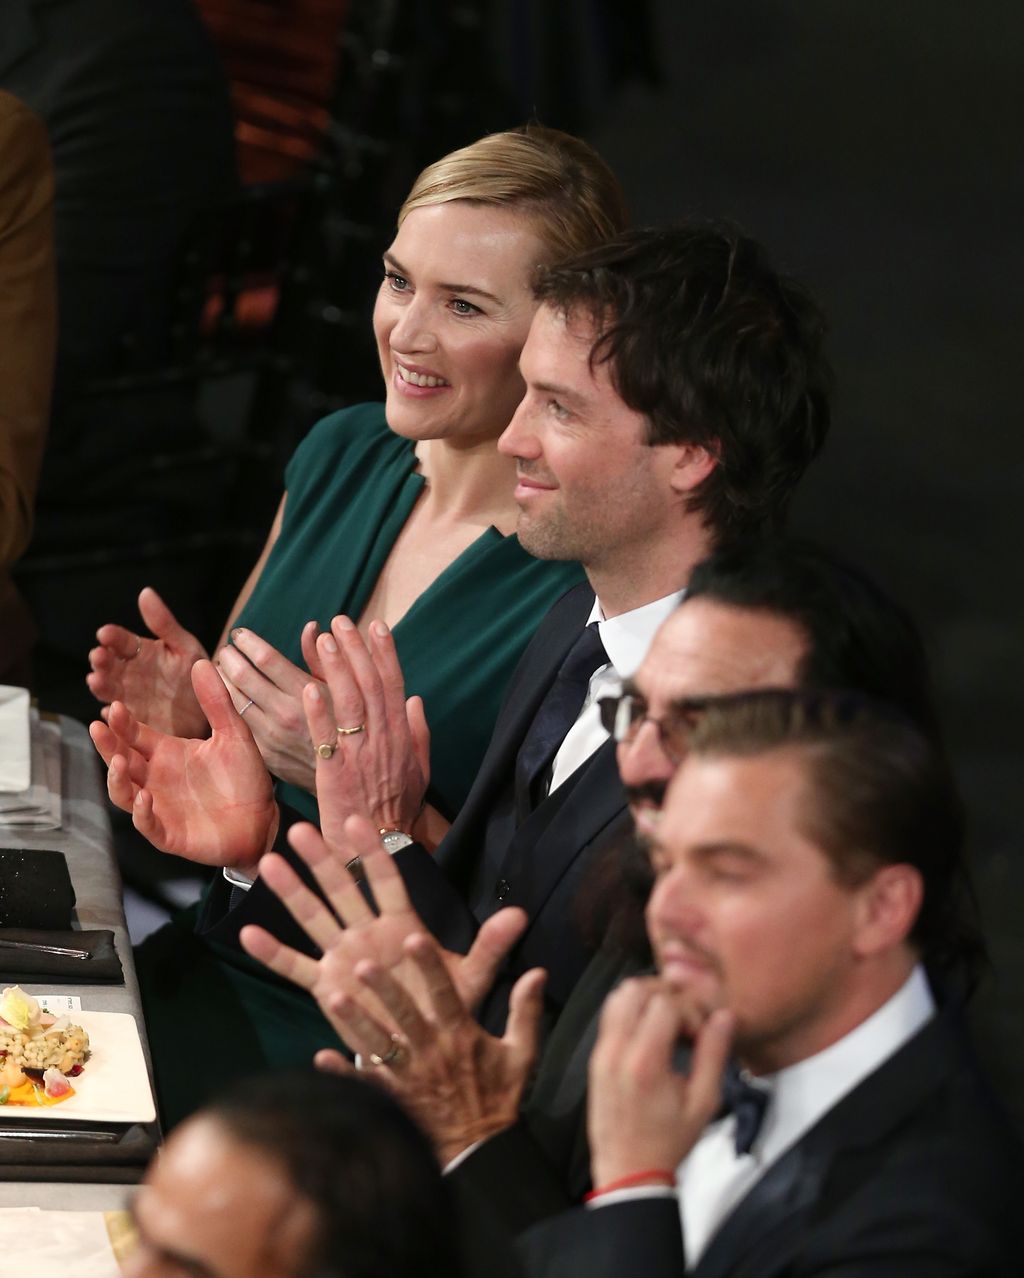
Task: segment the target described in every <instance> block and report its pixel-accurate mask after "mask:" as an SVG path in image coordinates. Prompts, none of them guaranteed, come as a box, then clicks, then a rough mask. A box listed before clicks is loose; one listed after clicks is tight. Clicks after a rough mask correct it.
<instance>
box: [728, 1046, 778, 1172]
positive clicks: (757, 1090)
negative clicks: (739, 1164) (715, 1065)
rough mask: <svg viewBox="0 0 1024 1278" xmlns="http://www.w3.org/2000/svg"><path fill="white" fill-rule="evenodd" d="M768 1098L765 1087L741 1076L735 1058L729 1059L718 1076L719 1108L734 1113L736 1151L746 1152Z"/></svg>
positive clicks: (758, 1128)
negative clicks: (719, 1087) (720, 1091)
mask: <svg viewBox="0 0 1024 1278" xmlns="http://www.w3.org/2000/svg"><path fill="white" fill-rule="evenodd" d="M769 1100H771V1092H770V1091H769V1089H768V1088H767V1087H764V1086H761V1087H758V1086H757V1085H756V1084H754V1083H750V1082H748V1081H747V1080H746V1079H745V1078H744V1077H743V1072H742V1071H741V1070H740V1068H739V1066H738V1065H737V1064H736V1062H735V1061H730V1062H729V1065H728V1066H727V1068H726V1071H725V1075H724V1077H723V1078H722V1109H721V1111H720V1112H719V1116H720V1117H724V1115H725V1114H735V1115H736V1154H737V1156H739V1155H740V1154H749V1153H750V1151H751V1149H752V1148H753V1145H754V1141H755V1140H757V1134H758V1132H759V1131H760V1130H761V1124H762V1123H763V1122H764V1116H765V1111H766V1110H767V1109H768V1102H769Z"/></svg>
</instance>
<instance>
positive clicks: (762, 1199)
mask: <svg viewBox="0 0 1024 1278" xmlns="http://www.w3.org/2000/svg"><path fill="white" fill-rule="evenodd" d="M956 1016H957V1012H956V1009H950V1010H949V1011H947V1012H946V1013H943V1014H940V1015H939V1016H936V1017H935V1018H934V1019H933V1020H932V1021H930V1022H929V1023H928V1024H927V1025H926V1026H925V1027H924V1028H923V1029H922V1030H921V1031H920V1032H919V1033H918V1034H916V1035H915V1036H914V1037H913V1038H912V1039H911V1040H910V1041H909V1042H908V1043H907V1044H906V1045H905V1046H904V1047H902V1048H901V1049H900V1051H898V1052H897V1053H896V1054H895V1056H893V1057H891V1058H890V1059H889V1060H888V1061H886V1062H885V1063H884V1064H883V1065H881V1066H880V1067H879V1068H878V1069H877V1070H876V1071H875V1072H874V1073H873V1074H869V1075H868V1077H867V1078H866V1079H864V1080H863V1081H862V1082H861V1083H860V1084H859V1085H858V1086H857V1087H855V1088H854V1089H853V1091H852V1092H850V1093H849V1095H848V1096H845V1097H844V1098H843V1099H842V1100H841V1101H840V1102H839V1104H838V1105H836V1106H835V1108H834V1109H831V1110H830V1111H829V1112H828V1113H827V1114H825V1115H824V1117H823V1118H821V1119H820V1120H819V1121H818V1122H817V1123H816V1124H815V1125H814V1127H812V1128H811V1129H810V1131H808V1132H807V1133H805V1135H804V1136H803V1137H802V1138H801V1139H800V1140H799V1141H798V1142H797V1144H796V1145H794V1146H793V1147H792V1148H791V1149H790V1150H789V1151H788V1152H787V1153H785V1154H783V1156H782V1157H781V1158H780V1159H779V1160H778V1161H777V1162H776V1163H775V1164H774V1165H773V1166H772V1167H771V1168H770V1169H769V1170H768V1172H767V1173H766V1174H765V1175H764V1176H763V1177H762V1178H761V1180H759V1181H758V1183H757V1184H756V1185H755V1186H754V1188H753V1189H752V1190H751V1191H750V1193H749V1194H747V1196H746V1197H745V1198H744V1199H742V1200H741V1202H740V1203H739V1204H738V1205H737V1207H736V1209H735V1210H734V1211H733V1212H732V1213H731V1214H730V1215H729V1216H727V1217H726V1219H725V1220H724V1221H723V1222H722V1225H721V1227H720V1229H719V1230H718V1232H717V1233H716V1234H715V1235H714V1237H713V1238H712V1239H711V1242H710V1243H709V1245H708V1247H707V1250H706V1251H705V1252H704V1254H703V1256H701V1259H700V1263H699V1264H698V1265H697V1266H696V1268H695V1269H694V1271H693V1275H694V1278H726V1275H728V1278H763V1276H765V1275H771V1274H777V1273H782V1272H785V1269H786V1260H787V1258H788V1257H790V1256H792V1255H793V1254H794V1253H795V1252H796V1250H797V1249H798V1248H799V1247H800V1246H801V1245H802V1243H803V1241H804V1239H803V1234H804V1225H805V1222H806V1219H807V1217H808V1215H809V1214H810V1213H811V1211H812V1210H817V1209H818V1208H819V1205H820V1203H821V1200H822V1199H823V1197H824V1196H825V1194H826V1193H827V1194H828V1195H829V1196H830V1197H832V1198H835V1197H836V1196H843V1197H845V1196H848V1195H850V1194H853V1193H855V1192H857V1187H858V1185H859V1184H861V1183H863V1182H867V1181H869V1180H870V1178H871V1175H872V1171H873V1169H874V1168H875V1167H876V1166H877V1162H876V1159H875V1158H873V1157H862V1153H863V1151H865V1150H866V1149H869V1148H870V1147H871V1146H875V1145H877V1144H878V1143H879V1142H880V1141H883V1140H884V1139H885V1138H886V1137H887V1136H888V1134H889V1133H890V1132H891V1131H892V1129H893V1128H894V1127H896V1126H897V1124H899V1123H901V1122H903V1121H904V1120H905V1119H906V1118H907V1116H908V1115H910V1114H912V1113H913V1112H914V1111H915V1110H917V1109H919V1108H920V1107H922V1106H924V1105H927V1104H928V1103H929V1101H930V1097H931V1094H932V1093H933V1092H934V1091H937V1090H938V1089H939V1088H941V1087H942V1086H944V1084H945V1081H946V1079H947V1077H948V1075H949V1074H950V1072H951V1070H952V1069H953V1068H954V1066H955V1064H956V1062H957V1061H958V1059H959V1058H960V1057H961V1055H962V1050H961V1049H959V1048H958V1045H957V1037H956V1033H955V1029H954V1025H955V1021H956ZM826 1186H827V1189H826Z"/></svg>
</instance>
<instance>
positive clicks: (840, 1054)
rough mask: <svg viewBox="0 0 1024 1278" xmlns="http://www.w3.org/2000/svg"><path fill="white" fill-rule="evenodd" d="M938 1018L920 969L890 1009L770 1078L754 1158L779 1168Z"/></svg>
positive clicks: (885, 1005)
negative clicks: (778, 1162) (783, 1158)
mask: <svg viewBox="0 0 1024 1278" xmlns="http://www.w3.org/2000/svg"><path fill="white" fill-rule="evenodd" d="M934 1014H935V1000H934V999H933V998H932V993H931V990H930V989H929V988H928V979H927V977H926V976H925V974H924V969H923V968H922V967H921V965H920V964H918V965H917V966H916V967H915V968H914V970H913V971H912V972H911V974H910V976H909V977H907V979H906V981H905V982H904V983H903V985H901V986H900V988H899V989H898V990H897V991H896V993H895V994H894V995H893V996H892V998H890V999H889V1000H888V1001H887V1002H886V1003H883V1004H882V1006H881V1007H880V1008H879V1009H878V1011H877V1012H874V1013H872V1015H871V1016H869V1017H868V1018H867V1020H866V1021H862V1022H861V1023H860V1025H858V1026H857V1028H856V1029H853V1030H851V1031H850V1033H849V1034H846V1035H844V1036H843V1037H842V1038H841V1039H839V1041H838V1042H836V1043H833V1044H832V1045H831V1046H830V1047H826V1048H825V1049H824V1051H821V1052H818V1053H816V1054H815V1055H814V1056H809V1057H808V1058H807V1059H806V1060H803V1061H798V1062H797V1063H796V1064H795V1065H790V1066H788V1067H787V1068H786V1069H782V1070H779V1072H778V1073H777V1074H774V1075H767V1076H766V1077H765V1080H764V1081H765V1082H769V1083H770V1084H771V1093H772V1100H771V1104H770V1105H769V1107H768V1112H767V1114H766V1115H765V1121H764V1126H763V1127H762V1128H761V1131H760V1133H759V1135H758V1140H757V1143H756V1145H755V1147H754V1153H755V1154H756V1155H757V1156H758V1158H759V1159H761V1160H763V1161H765V1162H774V1160H775V1159H776V1158H778V1157H779V1155H780V1154H782V1153H783V1152H784V1151H785V1150H786V1149H788V1148H789V1147H790V1146H791V1145H792V1144H794V1142H795V1141H797V1140H799V1139H800V1137H801V1136H802V1135H803V1134H804V1132H806V1131H809V1130H810V1128H811V1127H813V1126H814V1124H815V1123H816V1122H817V1121H818V1119H819V1118H821V1117H823V1115H825V1114H827V1113H828V1111H829V1110H830V1109H832V1108H833V1107H834V1106H836V1105H837V1104H838V1103H839V1102H840V1101H841V1100H842V1098H843V1097H844V1096H846V1095H847V1094H848V1093H849V1092H852V1091H853V1089H854V1088H855V1087H856V1086H857V1084H858V1083H860V1082H862V1081H863V1080H864V1079H865V1078H867V1076H868V1075H869V1074H872V1073H874V1071H875V1070H876V1069H878V1067H879V1066H880V1065H882V1064H883V1063H884V1062H885V1061H887V1060H888V1059H889V1057H890V1056H892V1055H894V1054H895V1053H896V1052H898V1051H899V1049H900V1048H901V1047H902V1046H903V1044H904V1043H906V1042H908V1041H909V1040H910V1039H911V1038H913V1036H914V1035H915V1034H916V1033H917V1032H918V1030H920V1029H921V1027H922V1026H923V1025H925V1024H926V1023H927V1022H928V1021H929V1020H931V1018H932V1016H934Z"/></svg>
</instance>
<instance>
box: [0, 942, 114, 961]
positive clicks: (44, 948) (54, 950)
mask: <svg viewBox="0 0 1024 1278" xmlns="http://www.w3.org/2000/svg"><path fill="white" fill-rule="evenodd" d="M0 946H2V947H3V948H4V949H6V950H32V951H33V952H34V953H36V954H61V955H63V956H64V957H65V958H76V959H87V958H92V955H91V954H90V953H89V951H88V950H75V949H71V948H69V947H68V946H66V945H43V944H42V943H41V942H39V941H7V940H3V939H0Z"/></svg>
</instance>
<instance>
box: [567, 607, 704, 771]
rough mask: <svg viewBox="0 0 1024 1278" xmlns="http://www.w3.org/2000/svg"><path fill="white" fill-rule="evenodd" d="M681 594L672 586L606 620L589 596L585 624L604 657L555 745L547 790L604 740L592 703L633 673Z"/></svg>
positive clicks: (618, 688) (598, 713) (613, 691)
mask: <svg viewBox="0 0 1024 1278" xmlns="http://www.w3.org/2000/svg"><path fill="white" fill-rule="evenodd" d="M685 593H686V592H685V591H683V590H677V591H675V592H674V593H673V594H671V595H665V596H664V597H663V598H661V599H655V600H654V602H653V603H649V604H644V605H643V606H642V607H640V608H634V609H632V611H631V612H623V613H621V614H620V615H619V616H618V617H611V618H607V619H606V618H605V615H604V612H603V611H602V609H601V601H600V599H595V600H594V607H593V608H592V609H591V613H590V616H589V618H588V619H587V624H588V625H590V623H591V622H593V621H596V622H597V629H598V631H599V633H600V635H601V642H602V643H603V644H604V650H605V652H606V653H607V654H608V661H607V663H606V664H605V665H603V666H599V667H598V668H597V669H596V670H595V671H594V673H593V674H592V675H591V676H590V686H589V688H588V689H587V695H586V699H585V700H584V702H583V709H582V710H581V711H580V714H579V718H578V719H577V720H576V722H575V723H574V724H573V725H572V727H571V728H570V729H569V731H568V732H567V733H566V736H565V740H564V741H563V742H562V744H561V745H560V746H559V747H558V752H557V753H556V755H555V758H554V763H553V764H552V770H551V783H550V785H549V786H548V793H549V794H550V793H551V791H552V790H557V789H558V787H559V786H560V785H561V784H562V782H563V781H566V780H568V778H569V777H571V776H572V774H573V773H574V772H575V771H576V769H577V768H578V767H580V765H581V764H583V763H586V761H587V760H588V759H589V758H590V756H591V755H592V754H593V753H594V751H595V750H597V749H598V747H599V746H602V745H603V744H604V743H605V741H607V740H608V733H607V732H606V731H605V730H604V728H603V727H602V726H601V711H600V709H599V708H598V704H597V703H598V702H599V701H600V700H601V698H602V697H611V696H616V695H617V694H618V693H619V692H620V691H621V689H622V681H623V679H628V678H629V677H630V676H631V675H633V674H635V672H636V670H637V669H638V667H639V666H640V664H641V662H642V661H643V659H644V657H646V656H647V649H648V648H649V647H650V646H651V641H652V640H653V638H654V635H655V632H656V631H657V629H658V627H659V626H660V625H661V623H662V622H663V621H664V620H665V619H666V617H668V616H669V614H670V613H672V612H674V611H675V610H676V608H677V607H678V606H679V604H680V602H681V600H682V598H683V595H684V594H685Z"/></svg>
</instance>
